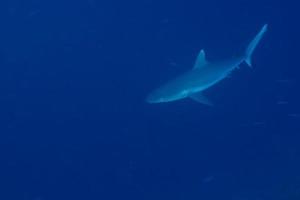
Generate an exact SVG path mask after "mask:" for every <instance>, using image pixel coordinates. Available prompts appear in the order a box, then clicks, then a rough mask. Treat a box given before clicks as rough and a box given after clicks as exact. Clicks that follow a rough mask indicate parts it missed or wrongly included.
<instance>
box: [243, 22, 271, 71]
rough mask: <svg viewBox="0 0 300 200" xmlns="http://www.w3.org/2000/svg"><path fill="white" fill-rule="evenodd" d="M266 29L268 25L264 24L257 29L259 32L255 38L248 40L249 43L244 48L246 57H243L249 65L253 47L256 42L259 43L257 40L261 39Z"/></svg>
mask: <svg viewBox="0 0 300 200" xmlns="http://www.w3.org/2000/svg"><path fill="white" fill-rule="evenodd" d="M267 29H268V25H267V24H265V25H264V26H263V27H262V29H261V30H260V31H259V33H258V34H257V35H256V36H255V38H254V39H253V40H252V41H251V42H250V44H249V45H248V47H247V49H246V55H245V56H246V57H245V62H246V63H247V64H248V65H249V66H250V67H251V56H252V53H253V51H254V49H255V47H256V46H257V44H258V43H259V41H260V40H261V38H262V37H263V35H264V33H265V32H266V31H267Z"/></svg>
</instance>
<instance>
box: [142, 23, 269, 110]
mask: <svg viewBox="0 0 300 200" xmlns="http://www.w3.org/2000/svg"><path fill="white" fill-rule="evenodd" d="M267 29H268V24H264V25H263V26H262V28H261V29H260V31H259V32H258V33H257V34H256V35H255V37H254V38H253V39H252V40H251V41H250V43H249V44H248V46H247V47H246V49H245V50H244V51H243V52H242V53H241V54H240V55H239V56H235V57H233V58H230V59H224V60H221V61H215V62H211V61H208V60H207V59H206V56H205V51H204V50H203V49H202V50H200V52H199V54H198V56H197V59H196V61H195V64H194V67H193V68H192V69H190V70H189V71H187V72H185V73H183V74H181V75H179V76H177V77H175V78H174V79H172V80H170V81H168V82H166V83H165V84H164V85H162V86H161V87H158V88H157V89H155V90H154V91H152V92H151V93H150V94H149V95H148V96H147V97H146V102H148V103H151V104H152V103H166V102H172V101H177V100H181V99H185V98H190V99H193V100H195V101H196V102H199V103H202V104H204V105H208V106H213V103H212V101H210V100H209V99H208V98H207V97H206V96H205V95H204V94H203V91H205V90H207V89H208V88H210V87H212V86H214V85H215V84H217V83H219V82H220V81H221V80H223V79H225V78H227V77H228V76H229V75H230V74H231V72H232V71H233V70H235V69H238V68H239V67H240V65H241V64H242V63H244V62H245V63H246V64H247V65H248V66H249V67H252V62H251V57H252V54H253V52H254V50H255V48H256V47H257V45H258V44H259V42H260V41H261V39H262V38H263V36H264V34H265V32H266V31H267Z"/></svg>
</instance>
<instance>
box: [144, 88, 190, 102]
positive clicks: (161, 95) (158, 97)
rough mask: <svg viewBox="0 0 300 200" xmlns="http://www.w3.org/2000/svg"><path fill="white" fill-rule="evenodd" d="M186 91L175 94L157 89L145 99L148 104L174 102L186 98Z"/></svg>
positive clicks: (164, 89)
mask: <svg viewBox="0 0 300 200" xmlns="http://www.w3.org/2000/svg"><path fill="white" fill-rule="evenodd" d="M187 93H188V92H187V91H181V92H177V91H176V92H175V91H171V90H166V88H164V87H163V88H158V89H157V90H154V91H153V92H152V93H150V94H149V95H148V96H147V98H146V102H148V103H164V102H170V101H175V100H179V99H183V98H185V97H186V96H187Z"/></svg>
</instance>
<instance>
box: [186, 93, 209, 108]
mask: <svg viewBox="0 0 300 200" xmlns="http://www.w3.org/2000/svg"><path fill="white" fill-rule="evenodd" d="M189 97H190V98H191V99H193V100H194V101H197V102H198V103H202V104H205V105H208V106H213V103H212V102H211V101H210V100H209V99H208V98H207V97H206V96H204V95H203V94H202V93H201V92H199V93H195V94H192V95H190V96H189Z"/></svg>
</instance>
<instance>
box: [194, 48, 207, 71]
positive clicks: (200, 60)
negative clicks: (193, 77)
mask: <svg viewBox="0 0 300 200" xmlns="http://www.w3.org/2000/svg"><path fill="white" fill-rule="evenodd" d="M206 64H207V61H206V58H205V52H204V50H203V49H201V51H200V52H199V54H198V56H197V60H196V63H195V65H194V69H196V68H201V67H203V66H204V65H206Z"/></svg>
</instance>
